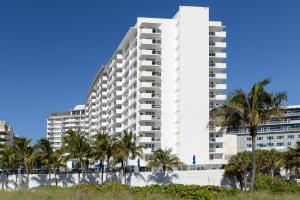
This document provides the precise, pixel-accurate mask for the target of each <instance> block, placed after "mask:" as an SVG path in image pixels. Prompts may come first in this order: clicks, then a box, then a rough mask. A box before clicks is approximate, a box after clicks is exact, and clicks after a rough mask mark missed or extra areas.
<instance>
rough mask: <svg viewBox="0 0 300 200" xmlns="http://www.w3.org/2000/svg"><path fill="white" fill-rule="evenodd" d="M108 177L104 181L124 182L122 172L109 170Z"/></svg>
mask: <svg viewBox="0 0 300 200" xmlns="http://www.w3.org/2000/svg"><path fill="white" fill-rule="evenodd" d="M107 173H108V174H107V176H106V179H105V180H104V181H103V183H104V184H106V183H110V182H113V183H122V177H123V176H122V173H117V172H107Z"/></svg>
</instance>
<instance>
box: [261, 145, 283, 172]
mask: <svg viewBox="0 0 300 200" xmlns="http://www.w3.org/2000/svg"><path fill="white" fill-rule="evenodd" d="M256 154H257V162H256V163H257V169H258V170H257V171H260V172H261V173H266V174H268V175H271V176H274V171H275V170H280V167H282V154H281V153H280V152H279V151H276V150H275V149H271V150H257V151H256Z"/></svg>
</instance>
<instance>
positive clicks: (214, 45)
mask: <svg viewBox="0 0 300 200" xmlns="http://www.w3.org/2000/svg"><path fill="white" fill-rule="evenodd" d="M209 47H210V48H211V49H225V48H226V42H212V41H211V42H209Z"/></svg>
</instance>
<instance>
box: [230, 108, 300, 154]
mask: <svg viewBox="0 0 300 200" xmlns="http://www.w3.org/2000/svg"><path fill="white" fill-rule="evenodd" d="M283 112H284V114H283V116H282V119H274V118H273V119H271V120H269V121H268V122H266V123H265V124H261V125H260V126H259V127H258V135H257V137H256V149H268V150H270V149H276V150H279V151H285V150H287V148H288V147H294V146H295V144H296V142H297V141H300V106H299V105H293V106H286V107H284V108H283ZM236 134H237V141H236V149H237V152H242V151H251V149H252V143H251V137H250V135H249V130H248V129H243V130H239V131H238V132H237V133H236Z"/></svg>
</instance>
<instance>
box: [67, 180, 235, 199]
mask: <svg viewBox="0 0 300 200" xmlns="http://www.w3.org/2000/svg"><path fill="white" fill-rule="evenodd" d="M72 189H75V190H80V191H84V192H107V191H110V192H122V191H123V192H124V191H129V192H132V193H133V194H135V195H137V196H139V197H140V198H143V197H147V196H149V195H153V194H160V195H167V196H170V197H173V198H180V199H186V200H198V199H205V200H210V199H215V198H216V197H219V196H228V195H229V196H233V195H236V194H237V193H238V191H237V190H234V189H229V188H223V187H217V186H199V185H182V184H170V185H151V186H146V187H128V186H126V185H121V184H116V183H112V184H105V185H91V184H89V185H84V184H82V185H76V186H73V187H72Z"/></svg>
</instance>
